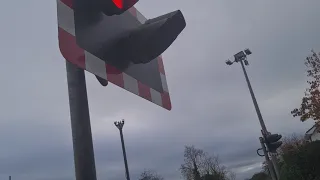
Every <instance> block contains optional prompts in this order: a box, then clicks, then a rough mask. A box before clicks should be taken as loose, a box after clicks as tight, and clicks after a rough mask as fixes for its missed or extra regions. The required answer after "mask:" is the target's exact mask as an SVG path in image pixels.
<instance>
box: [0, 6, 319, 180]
mask: <svg viewBox="0 0 320 180" xmlns="http://www.w3.org/2000/svg"><path fill="white" fill-rule="evenodd" d="M136 7H137V8H138V9H139V10H140V11H141V12H142V13H143V14H144V15H145V16H146V17H148V18H152V17H156V16H158V15H161V14H164V13H167V12H170V11H173V10H176V9H181V10H182V12H183V13H184V16H185V18H186V21H187V27H186V29H185V30H184V31H183V33H182V34H181V35H180V36H179V38H178V39H177V41H176V42H174V44H173V45H172V46H171V47H170V48H169V49H168V50H167V51H166V52H165V53H164V55H163V57H164V64H165V69H166V74H167V81H168V85H169V90H170V93H171V98H172V104H173V109H172V111H166V110H164V109H162V108H160V107H158V106H156V105H154V104H151V103H150V102H148V101H146V100H143V99H141V98H139V97H138V96H135V95H133V94H131V93H128V92H126V91H125V90H123V89H120V88H118V87H116V86H114V85H112V84H110V85H109V86H108V87H102V86H100V84H99V83H98V82H97V81H96V79H95V77H94V76H93V75H91V74H89V73H86V75H87V76H86V77H87V88H88V96H89V106H90V114H91V123H92V132H93V139H94V147H95V159H96V169H97V175H98V179H100V180H101V179H109V180H121V179H124V178H125V175H124V165H123V159H122V155H121V154H122V152H121V145H120V138H119V132H118V130H117V129H116V128H115V127H114V125H113V121H116V120H121V119H122V118H124V119H126V125H125V127H124V135H125V142H126V147H127V154H128V161H129V167H130V173H131V176H132V178H131V179H137V178H138V176H139V173H141V172H142V171H143V170H144V169H145V168H148V169H153V170H156V171H158V173H159V174H161V175H163V176H164V177H165V179H166V180H176V179H181V175H180V173H179V167H180V164H181V163H182V162H183V150H184V146H185V145H195V146H196V147H198V148H202V149H204V150H205V151H207V152H209V153H215V154H217V155H219V156H220V158H221V160H222V162H223V164H225V165H226V166H228V167H229V168H230V169H232V170H233V171H235V172H236V173H237V180H243V179H244V178H246V177H250V176H251V175H252V174H253V173H254V172H257V171H260V166H261V162H262V161H263V158H261V157H258V156H257V155H256V152H255V151H256V149H257V148H259V142H258V136H259V132H260V128H259V124H258V120H257V117H256V114H255V111H254V108H253V105H252V101H251V99H250V95H249V92H248V89H247V86H246V84H245V80H244V77H243V73H242V71H241V68H240V65H239V64H235V65H234V66H229V67H228V66H226V65H225V62H224V61H225V60H226V59H228V58H230V57H232V55H233V54H235V53H237V52H238V51H240V50H243V49H244V48H250V49H251V50H252V52H253V54H252V55H251V56H250V57H249V61H250V66H248V73H249V75H250V79H251V80H252V85H253V87H254V90H255V92H256V96H257V99H258V101H259V104H260V108H261V111H262V114H263V117H264V119H265V121H266V125H267V127H268V128H269V130H270V131H272V132H278V133H282V134H283V135H288V134H291V133H304V132H305V131H306V130H307V129H308V128H309V127H310V126H311V125H312V124H313V122H312V121H310V122H305V123H301V122H299V120H298V119H294V118H292V117H291V115H290V110H291V109H293V108H294V107H296V106H297V105H299V103H300V98H301V97H302V95H303V91H304V89H305V87H306V83H305V80H306V77H305V73H304V70H305V67H304V65H303V60H304V58H305V57H306V56H307V55H308V54H309V53H310V50H311V49H312V48H313V49H315V50H316V51H319V50H320V41H319V39H320V38H319V32H320V24H319V16H320V11H319V7H320V1H316V0H309V1H301V0H284V1H275V0H271V1H262V0H242V1H238V0H233V1H231V0H201V1H199V0H174V1H170V0H161V1H160V0H140V2H139V3H138V4H137V5H136ZM0 22H1V24H2V26H1V33H0V48H1V49H0V52H1V57H2V60H1V66H0V68H1V70H0V82H1V88H0V109H1V113H0V179H6V178H7V177H8V175H12V176H13V180H18V179H24V180H72V179H75V178H74V165H73V151H72V139H71V129H70V119H69V105H68V96H67V84H66V73H65V62H64V59H63V57H62V56H61V54H60V51H59V48H58V38H57V14H56V1H55V0H51V1H48V0H45V1H44V0H28V1H23V0H21V1H3V2H2V3H1V6H0Z"/></svg>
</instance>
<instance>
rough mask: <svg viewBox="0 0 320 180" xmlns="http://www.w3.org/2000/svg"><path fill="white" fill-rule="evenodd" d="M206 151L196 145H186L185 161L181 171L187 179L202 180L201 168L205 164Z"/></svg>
mask: <svg viewBox="0 0 320 180" xmlns="http://www.w3.org/2000/svg"><path fill="white" fill-rule="evenodd" d="M204 156H205V153H204V152H203V150H201V149H196V148H195V147H194V146H185V149H184V163H183V164H182V165H181V168H180V170H181V173H182V175H183V176H184V177H185V178H186V179H187V180H200V177H201V175H200V171H199V168H201V166H203V158H204Z"/></svg>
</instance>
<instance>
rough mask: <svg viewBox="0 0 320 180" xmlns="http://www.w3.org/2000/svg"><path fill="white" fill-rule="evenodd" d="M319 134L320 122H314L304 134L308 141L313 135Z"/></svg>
mask: <svg viewBox="0 0 320 180" xmlns="http://www.w3.org/2000/svg"><path fill="white" fill-rule="evenodd" d="M318 132H320V121H318V122H316V123H315V124H314V125H313V126H312V127H311V128H310V129H309V130H308V131H307V132H306V134H305V138H306V139H310V137H311V136H312V135H313V134H315V133H318Z"/></svg>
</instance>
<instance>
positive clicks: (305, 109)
mask: <svg viewBox="0 0 320 180" xmlns="http://www.w3.org/2000/svg"><path fill="white" fill-rule="evenodd" d="M311 52H312V55H311V56H308V57H307V58H306V59H305V62H304V64H305V66H306V67H307V77H308V78H309V80H308V81H307V82H308V84H309V87H308V88H307V89H306V91H305V95H304V97H303V98H302V101H301V105H300V107H299V108H295V109H294V110H292V111H291V114H292V115H293V116H294V117H296V116H298V117H300V120H301V121H302V122H303V121H305V120H307V119H313V120H316V121H319V120H320V91H319V86H320V58H319V56H320V54H317V53H315V52H314V51H311Z"/></svg>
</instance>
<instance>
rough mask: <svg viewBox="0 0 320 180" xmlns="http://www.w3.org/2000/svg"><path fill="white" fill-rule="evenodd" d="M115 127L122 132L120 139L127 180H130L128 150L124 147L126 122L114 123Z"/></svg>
mask: <svg viewBox="0 0 320 180" xmlns="http://www.w3.org/2000/svg"><path fill="white" fill-rule="evenodd" d="M114 125H115V126H116V127H117V128H118V129H119V131H120V138H121V145H122V153H123V159H124V167H125V169H126V177H127V180H130V175H129V168H128V161H127V155H126V148H125V146H124V140H123V133H122V128H123V126H124V120H122V121H116V122H114Z"/></svg>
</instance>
